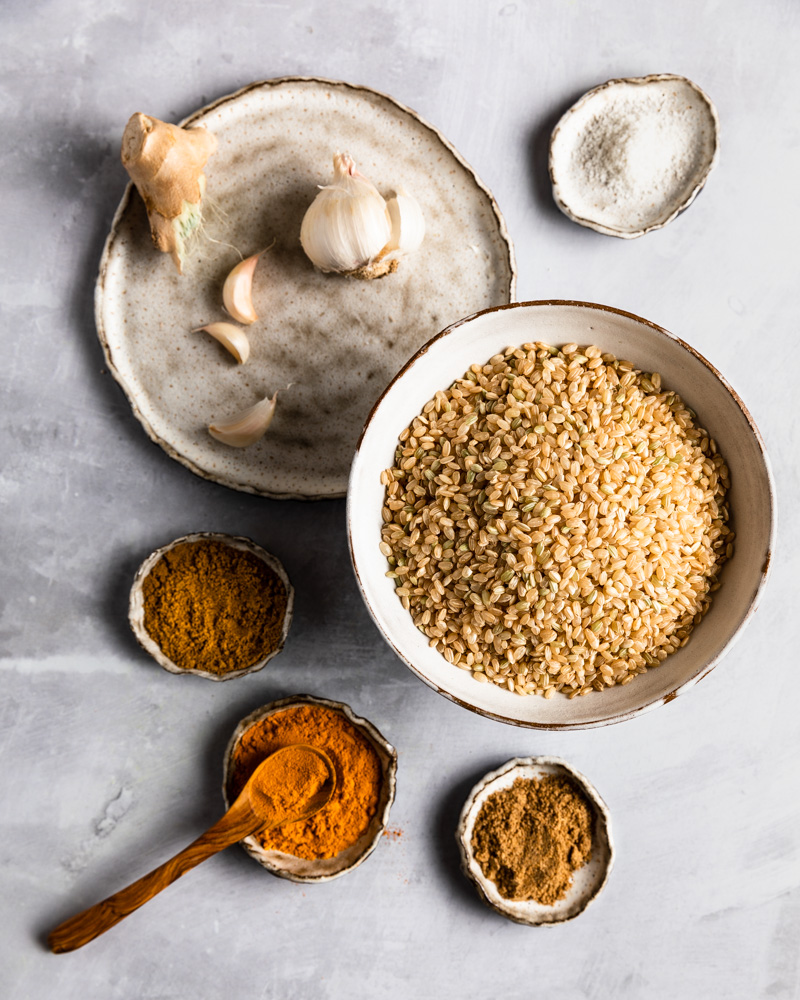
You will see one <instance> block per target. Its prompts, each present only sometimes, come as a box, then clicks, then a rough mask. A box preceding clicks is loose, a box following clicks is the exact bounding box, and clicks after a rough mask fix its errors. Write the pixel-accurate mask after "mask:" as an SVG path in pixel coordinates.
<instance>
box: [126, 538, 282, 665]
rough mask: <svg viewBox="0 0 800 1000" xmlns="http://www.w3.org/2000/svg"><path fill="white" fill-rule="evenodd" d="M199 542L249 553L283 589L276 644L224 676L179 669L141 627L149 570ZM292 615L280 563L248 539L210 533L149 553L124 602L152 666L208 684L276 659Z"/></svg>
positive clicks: (185, 539)
mask: <svg viewBox="0 0 800 1000" xmlns="http://www.w3.org/2000/svg"><path fill="white" fill-rule="evenodd" d="M200 541H211V542H222V543H223V544H225V545H229V546H230V547H231V548H233V549H239V550H240V551H242V552H249V553H250V554H251V555H253V556H255V557H256V558H257V559H260V560H261V561H262V562H263V563H265V564H266V565H267V566H268V567H269V568H270V569H271V570H272V572H273V573H275V574H276V576H277V577H278V578H279V579H280V580H281V582H282V583H283V585H284V587H285V588H286V610H285V612H284V615H283V623H282V625H281V632H280V636H279V639H278V642H277V645H276V646H275V647H273V648H272V649H270V650H269V651H268V652H266V653H265V654H264V655H263V656H261V657H260V658H259V659H258V660H257V661H256V662H255V663H251V664H250V665H249V666H247V667H243V668H242V669H241V670H230V671H228V672H227V673H220V674H215V673H212V672H211V671H208V670H200V669H196V668H193V667H180V666H178V664H177V663H174V662H173V661H172V660H171V659H170V658H169V657H168V656H167V655H166V654H165V653H164V651H163V650H162V649H161V647H160V646H159V644H158V643H157V642H156V641H155V639H153V637H152V636H151V635H150V633H149V632H148V631H147V629H146V628H145V624H144V589H143V588H144V581H145V579H146V578H147V576H148V575H149V574H150V571H151V570H152V569H153V567H154V566H155V565H156V563H158V562H159V560H160V559H161V558H162V557H163V556H165V555H166V554H167V553H168V552H171V551H172V550H173V549H174V548H176V547H177V546H178V545H184V544H187V543H192V542H200ZM293 614H294V587H293V586H292V584H291V582H290V580H289V577H288V575H287V573H286V570H285V569H284V568H283V565H282V563H281V562H280V561H279V560H278V559H277V558H276V557H275V556H274V555H272V553H271V552H267V550H266V549H262V548H261V546H260V545H256V543H255V542H254V541H252V540H251V539H249V538H244V537H243V536H241V535H225V534H220V533H218V532H214V531H197V532H194V533H193V534H191V535H183V536H182V537H181V538H176V539H175V541H173V542H170V543H169V544H168V545H162V546H161V548H160V549H156V550H155V552H152V553H151V554H150V555H149V556H148V557H147V558H146V559H145V560H144V562H143V563H142V564H141V566H140V567H139V569H138V570H137V571H136V576H135V577H134V579H133V585H132V587H131V593H130V599H129V602H128V621H129V622H130V626H131V628H132V629H133V634H134V635H135V636H136V639H137V641H138V643H139V645H140V646H141V647H142V649H144V650H145V651H146V652H148V653H149V654H150V655H151V656H152V657H153V659H154V660H155V661H156V663H158V664H159V665H160V666H162V667H163V668H164V669H165V670H169V672H170V673H172V674H194V675H195V676H197V677H207V678H208V679H209V680H212V681H228V680H232V679H233V678H234V677H242V676H243V675H244V674H253V673H255V672H256V671H257V670H261V668H262V667H264V666H266V665H267V664H268V663H269V661H270V660H271V659H272V658H273V657H274V656H277V655H278V653H280V651H281V650H282V649H283V647H284V644H285V643H286V637H287V635H288V634H289V627H290V626H291V624H292V616H293Z"/></svg>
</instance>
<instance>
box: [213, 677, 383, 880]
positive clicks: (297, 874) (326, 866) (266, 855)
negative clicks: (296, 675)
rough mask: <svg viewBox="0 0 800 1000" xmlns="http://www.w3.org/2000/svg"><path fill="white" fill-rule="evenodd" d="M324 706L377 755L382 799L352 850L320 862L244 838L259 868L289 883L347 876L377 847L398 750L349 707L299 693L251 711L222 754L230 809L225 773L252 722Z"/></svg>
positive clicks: (226, 802)
mask: <svg viewBox="0 0 800 1000" xmlns="http://www.w3.org/2000/svg"><path fill="white" fill-rule="evenodd" d="M309 704H310V705H324V706H325V707H326V708H332V709H334V710H335V711H337V712H341V713H342V715H344V716H345V718H346V719H347V720H348V721H349V722H351V723H352V724H353V725H354V726H356V727H357V728H358V729H359V730H360V731H361V733H362V734H363V735H364V736H365V737H366V739H367V740H368V741H369V742H370V743H371V744H372V746H373V747H374V749H375V752H376V753H377V755H378V758H379V760H380V764H381V771H382V775H383V784H382V787H381V797H380V802H379V804H378V811H377V812H376V814H375V816H374V817H373V819H372V822H371V823H370V826H369V829H368V830H367V832H366V833H365V834H364V836H363V837H361V838H360V839H359V840H358V841H356V843H355V844H353V845H352V847H348V848H347V849H346V850H344V851H341V852H340V853H339V854H337V855H336V857H335V858H322V859H319V860H309V859H306V858H296V857H294V856H293V855H291V854H284V853H283V852H281V851H267V850H265V849H264V848H263V847H262V846H261V844H259V842H258V841H257V840H256V838H255V837H245V839H244V840H243V841H242V846H243V847H244V849H245V850H246V851H247V853H248V854H249V855H250V857H251V858H254V859H255V860H256V861H257V862H258V863H259V864H260V865H263V866H264V868H266V869H267V870H268V871H270V872H272V874H273V875H278V876H280V878H286V879H289V880H290V881H292V882H329V881H330V880H331V879H334V878H339V877H340V876H341V875H346V874H347V873H348V872H351V871H352V870H353V869H354V868H358V866H359V865H360V864H361V863H362V862H364V861H366V859H367V858H368V857H369V856H370V854H372V852H373V851H374V850H375V848H376V847H377V846H378V842H379V841H380V839H381V836H382V835H383V831H384V830H385V829H386V824H387V823H388V822H389V811H390V809H391V807H392V802H394V793H395V776H396V773H397V751H396V750H395V748H394V747H393V746H392V745H391V744H390V743H388V742H387V740H386V739H384V737H383V736H382V735H381V733H380V732H379V731H378V730H377V729H376V728H375V726H373V725H372V723H371V722H368V721H367V720H366V719H362V718H360V717H359V716H357V715H355V714H354V713H353V710H352V709H351V708H350V706H349V705H345V704H344V703H343V702H341V701H330V700H329V699H327V698H315V697H313V696H312V695H307V694H298V695H294V697H292V698H283V699H282V700H280V701H273V702H270V704H269V705H264V706H263V708H259V709H257V710H256V711H255V712H251V713H250V715H248V716H246V718H244V719H242V721H241V722H240V723H239V725H238V726H237V727H236V729H235V730H234V733H233V736H232V737H231V739H230V741H229V743H228V747H227V750H226V751H225V764H224V772H223V779H222V795H223V798H224V799H225V805H226V807H229V806H230V801H229V796H228V773H229V770H230V768H231V760H232V758H233V753H234V750H235V749H236V747H237V746H238V744H239V742H240V740H241V739H242V736H243V735H244V733H245V732H246V731H247V730H248V729H249V728H250V727H251V726H253V725H254V724H255V723H257V722H260V721H261V720H262V719H266V718H267V717H268V716H270V715H274V714H275V712H281V711H283V710H285V709H287V708H292V707H294V706H296V705H309Z"/></svg>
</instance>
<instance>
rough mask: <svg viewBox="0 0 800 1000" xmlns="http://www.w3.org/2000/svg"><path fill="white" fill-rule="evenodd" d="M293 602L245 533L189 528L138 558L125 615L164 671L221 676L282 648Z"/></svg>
mask: <svg viewBox="0 0 800 1000" xmlns="http://www.w3.org/2000/svg"><path fill="white" fill-rule="evenodd" d="M293 607H294V588H293V587H292V585H291V583H290V581H289V577H288V576H287V574H286V570H285V569H284V568H283V566H282V565H281V563H280V562H279V561H278V560H277V559H276V558H275V556H273V555H272V554H271V553H269V552H267V551H266V550H265V549H262V548H261V546H260V545H256V543H255V542H253V541H251V540H250V539H249V538H243V537H240V536H234V535H224V534H219V533H215V532H197V533H195V534H191V535H184V536H183V537H182V538H177V539H176V540H175V541H173V542H170V543H169V544H168V545H164V546H162V547H161V548H159V549H156V551H155V552H153V553H152V554H151V555H149V556H148V557H147V559H145V561H144V562H143V563H142V565H141V566H140V567H139V569H138V571H137V573H136V576H135V578H134V581H133V586H132V587H131V594H130V602H129V609H128V619H129V621H130V625H131V628H132V629H133V633H134V635H135V636H136V638H137V640H138V641H139V644H140V645H141V646H142V647H143V648H144V649H145V650H146V651H147V652H148V653H149V654H150V655H151V656H152V657H153V659H154V660H155V661H156V662H157V663H158V664H160V665H161V666H162V667H163V668H164V669H165V670H169V671H170V672H171V673H175V674H196V675H197V676H200V677H206V678H208V679H209V680H213V681H226V680H230V679H232V678H234V677H241V676H242V675H243V674H251V673H253V672H254V671H256V670H261V668H262V667H263V666H265V665H266V664H267V663H269V661H270V660H271V659H272V658H273V657H274V656H276V655H277V654H278V653H279V652H280V651H281V649H283V645H284V643H285V642H286V636H287V635H288V633H289V626H290V625H291V622H292V611H293Z"/></svg>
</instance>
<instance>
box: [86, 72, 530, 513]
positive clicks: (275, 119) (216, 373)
mask: <svg viewBox="0 0 800 1000" xmlns="http://www.w3.org/2000/svg"><path fill="white" fill-rule="evenodd" d="M184 124H192V125H198V124H202V125H205V126H206V127H208V128H209V129H210V130H211V131H212V132H213V133H214V134H215V135H216V137H217V139H218V140H219V149H218V151H217V153H215V154H214V156H212V157H211V159H210V160H209V162H208V164H207V166H206V171H205V172H206V177H207V194H206V200H205V202H204V218H205V228H204V231H203V233H201V235H200V236H199V237H198V238H196V239H195V241H194V242H193V243H192V244H190V253H189V255H188V259H187V262H186V265H185V268H184V271H185V273H184V275H183V276H180V275H178V273H177V272H176V270H175V267H174V265H173V264H172V262H171V261H170V260H169V258H168V257H167V256H166V255H164V254H159V253H157V252H156V251H155V250H154V249H153V247H152V246H151V244H150V237H149V234H148V228H147V219H146V215H145V210H144V205H143V203H142V201H141V199H140V197H139V195H138V193H136V191H134V190H133V189H132V188H131V187H130V186H129V187H128V189H127V191H126V193H125V196H124V197H123V199H122V203H121V204H120V207H119V209H118V211H117V215H116V217H115V220H114V223H113V227H112V230H111V233H110V235H109V238H108V241H107V243H106V248H105V252H104V254H103V260H102V264H101V270H100V277H99V280H98V284H97V292H96V302H95V312H96V320H97V327H98V331H99V335H100V340H101V342H102V344H103V347H104V350H105V353H106V358H107V361H108V364H109V367H110V369H111V371H112V373H113V374H114V376H115V378H116V379H117V380H118V382H119V383H120V384H121V385H122V387H123V389H124V390H125V392H126V394H127V396H128V398H129V400H130V402H131V405H132V407H133V411H134V413H135V415H136V416H137V418H138V419H139V420H140V421H141V423H142V424H143V425H144V427H145V430H146V431H147V433H148V434H149V435H150V437H151V438H153V440H155V441H156V442H158V443H159V444H160V445H161V446H162V447H163V448H164V449H165V450H166V451H167V453H168V454H169V455H171V456H172V457H173V458H175V459H177V460H178V461H180V462H182V463H183V464H184V465H186V466H188V467H189V468H190V469H191V470H192V471H193V472H196V473H197V474H199V475H201V476H204V477H206V478H208V479H212V480H214V481H216V482H219V483H222V484H223V485H226V486H231V487H233V488H235V489H239V490H244V491H247V492H252V493H259V494H262V495H264V496H275V497H300V498H319V497H329V496H331V497H332V496H342V495H343V494H344V492H345V489H346V486H347V471H348V468H349V465H350V461H351V458H352V453H353V448H354V447H355V443H356V440H357V438H358V434H359V431H360V429H361V427H362V425H363V423H364V418H365V417H366V414H367V412H368V411H369V408H370V407H371V406H372V404H373V403H374V402H375V400H376V398H377V397H378V395H379V394H380V392H381V391H382V389H383V387H384V386H385V385H386V383H387V381H388V380H389V378H390V377H391V376H392V374H393V373H394V372H395V371H396V370H397V368H398V367H399V366H400V365H401V364H403V362H405V361H406V360H407V359H408V358H409V357H410V356H411V355H412V354H413V353H414V351H416V350H417V349H418V348H419V346H420V345H421V344H422V343H424V342H425V341H426V340H427V339H428V338H429V337H431V336H432V335H433V334H434V333H435V332H436V331H437V330H439V329H441V328H442V327H443V326H444V325H446V324H447V323H451V322H453V321H454V320H456V319H458V318H459V317H461V316H464V315H467V314H469V313H472V312H475V311H476V310H479V309H483V308H486V307H489V306H493V305H498V304H503V303H507V302H509V301H512V300H513V294H514V281H515V271H514V256H513V249H512V247H511V242H510V240H509V238H508V234H507V232H506V228H505V223H504V221H503V218H502V216H501V215H500V212H499V209H498V208H497V205H496V204H495V202H494V200H493V198H492V196H491V194H490V193H489V191H488V190H487V189H486V188H485V187H484V186H483V184H482V183H481V182H480V181H479V180H478V178H477V177H476V176H475V174H474V173H473V172H472V170H471V169H470V168H469V166H468V165H467V164H466V163H465V162H464V160H463V159H462V158H461V157H460V155H459V154H458V153H457V152H456V151H455V150H454V149H453V147H452V146H451V145H450V144H449V143H448V142H447V141H446V140H445V139H444V138H443V137H442V136H441V135H440V134H439V133H438V132H437V131H436V130H435V129H434V128H432V127H431V126H430V125H428V124H427V123H426V122H424V121H423V120H422V119H420V118H419V117H418V116H417V115H416V114H415V113H414V112H412V111H410V110H409V109H408V108H405V107H404V106H402V105H400V104H398V103H397V102H396V101H394V100H393V99H392V98H390V97H387V96H385V95H383V94H379V93H377V92H375V91H373V90H369V89H367V88H364V87H354V86H351V85H349V84H345V83H337V82H332V81H325V80H318V79H306V78H285V79H279V80H272V81H266V82H263V83H256V84H253V85H251V86H249V87H246V88H245V89H243V90H241V91H239V92H237V93H236V94H233V95H231V96H229V97H225V98H222V99H221V100H219V101H217V102H216V103H214V104H212V105H209V106H208V107H206V108H203V109H202V110H201V111H198V112H197V113H195V114H194V115H192V116H191V117H190V118H189V119H187V122H185V123H184ZM339 150H341V151H345V152H348V153H350V155H351V156H352V157H353V158H354V159H355V161H356V164H357V166H358V168H359V169H360V170H361V171H362V172H363V173H364V174H365V175H366V176H367V177H369V178H370V180H372V181H373V183H374V184H375V185H376V186H377V187H378V189H379V190H380V191H381V193H382V194H384V195H385V196H389V195H390V193H392V192H393V191H394V189H395V187H396V186H397V185H398V184H401V185H403V186H405V188H406V189H407V190H408V191H409V192H410V193H411V194H413V195H414V196H415V197H416V198H417V200H418V201H419V203H420V205H421V207H422V211H423V213H424V215H425V221H426V227H427V232H426V238H425V241H424V243H423V245H422V247H421V249H420V250H419V251H418V252H417V253H415V254H414V255H412V256H410V257H408V258H407V259H405V260H403V261H402V263H401V265H400V267H399V269H398V271H397V272H396V273H395V274H392V275H389V276H387V277H385V278H382V279H379V280H375V281H359V280H357V279H347V278H343V277H341V276H338V275H330V274H322V273H320V272H318V271H316V270H315V269H314V267H313V265H312V264H311V262H310V261H309V260H308V258H307V257H306V256H305V254H304V253H303V250H302V248H301V246H300V242H299V233H300V223H301V221H302V218H303V215H304V214H305V211H306V209H307V208H308V206H309V205H310V203H311V202H312V200H313V199H314V197H315V194H316V191H317V186H318V185H320V184H326V183H329V182H330V179H331V177H332V159H333V154H334V153H335V152H336V151H339ZM215 241H218V242H215ZM273 241H274V246H273V247H272V249H271V250H270V251H269V252H268V253H266V254H265V255H264V256H263V257H262V259H261V260H260V261H259V264H258V267H257V269H256V272H255V280H254V286H253V299H254V305H255V309H256V312H257V313H258V315H259V319H258V321H257V322H256V323H254V324H253V325H252V326H250V327H248V328H247V332H248V336H249V339H250V344H251V357H250V360H249V361H248V362H247V363H246V364H245V365H237V364H236V362H235V361H233V359H232V358H231V357H230V356H229V355H228V354H226V352H225V351H224V350H223V348H221V347H220V345H219V344H218V343H216V342H215V341H213V340H212V339H211V338H210V337H209V336H208V335H207V334H203V333H191V332H190V331H191V330H192V329H194V328H196V327H198V326H200V325H202V324H205V323H209V322H212V321H215V320H221V319H225V318H226V317H225V314H224V312H223V308H222V296H221V289H222V284H223V282H224V280H225V278H226V276H227V275H228V273H229V272H230V270H231V269H232V268H233V266H234V265H235V264H237V263H238V261H239V259H240V258H239V255H238V253H237V252H236V250H234V249H232V247H231V246H229V245H226V244H232V245H233V246H234V247H235V248H236V249H237V250H238V251H239V252H241V254H243V255H244V256H248V255H250V254H252V253H254V252H256V251H259V250H262V249H264V248H265V247H267V246H268V245H269V244H271V243H272V242H273ZM290 383H291V388H290V389H289V390H288V391H286V392H283V393H282V394H281V395H280V397H279V400H278V407H277V411H276V416H275V419H274V420H273V423H272V426H271V427H270V429H269V432H268V433H267V435H266V436H265V437H264V438H262V439H261V440H260V441H258V442H257V443H256V444H254V445H251V446H250V447H247V448H242V449H240V448H231V447H228V446H226V445H224V444H221V443H219V442H217V441H215V440H213V439H212V438H211V437H210V435H209V434H208V432H207V426H208V424H209V423H211V422H214V421H219V420H223V419H226V418H229V417H231V416H233V415H235V414H236V413H238V412H240V411H242V410H243V409H245V408H246V407H248V406H250V405H251V404H252V403H255V402H257V401H258V400H259V399H261V398H263V397H264V396H266V395H272V394H273V393H274V392H275V390H276V389H283V388H285V387H287V386H289V385H290Z"/></svg>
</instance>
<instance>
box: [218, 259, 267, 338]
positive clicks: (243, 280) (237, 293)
mask: <svg viewBox="0 0 800 1000" xmlns="http://www.w3.org/2000/svg"><path fill="white" fill-rule="evenodd" d="M263 253H265V251H264V250H261V251H260V252H259V253H255V254H253V256H252V257H247V258H246V259H245V260H243V261H241V263H239V264H237V265H236V267H235V268H234V269H233V270H232V271H231V273H230V274H229V275H228V277H227V278H226V279H225V284H224V285H223V286H222V302H223V305H224V306H225V308H226V309H227V311H228V313H229V314H230V315H231V316H232V317H233V318H234V319H235V320H237V322H239V323H244V324H245V325H249V324H250V323H255V321H256V320H257V319H258V316H257V314H256V311H255V309H254V308H253V273H254V272H255V269H256V264H257V263H258V260H259V257H261V254H263Z"/></svg>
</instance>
